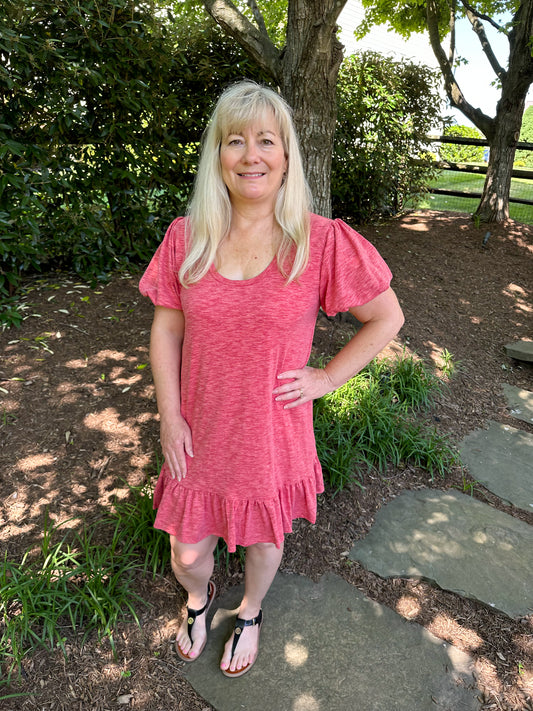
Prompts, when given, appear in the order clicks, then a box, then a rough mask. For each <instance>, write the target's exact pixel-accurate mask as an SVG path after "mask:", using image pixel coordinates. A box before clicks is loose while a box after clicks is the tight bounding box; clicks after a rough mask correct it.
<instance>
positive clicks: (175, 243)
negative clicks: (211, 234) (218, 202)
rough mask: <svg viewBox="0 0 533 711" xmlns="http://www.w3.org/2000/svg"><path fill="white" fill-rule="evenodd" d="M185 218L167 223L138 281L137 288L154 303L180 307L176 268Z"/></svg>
mask: <svg viewBox="0 0 533 711" xmlns="http://www.w3.org/2000/svg"><path fill="white" fill-rule="evenodd" d="M185 222H186V220H185V218H183V217H178V218H177V219H176V220H174V222H173V223H172V224H171V225H170V227H169V228H168V230H167V233H166V235H165V237H164V239H163V241H162V242H161V244H160V245H159V247H158V248H157V251H156V253H155V254H154V256H153V257H152V260H151V262H150V264H149V265H148V268H147V269H146V271H145V272H144V274H143V276H142V277H141V281H140V282H139V291H140V292H141V294H142V295H143V296H148V298H149V299H151V301H152V302H153V303H154V305H155V306H165V307H167V308H169V309H180V310H181V308H182V306H181V296H180V292H181V284H180V281H179V278H178V272H179V269H180V266H181V263H182V261H183V258H184V253H185Z"/></svg>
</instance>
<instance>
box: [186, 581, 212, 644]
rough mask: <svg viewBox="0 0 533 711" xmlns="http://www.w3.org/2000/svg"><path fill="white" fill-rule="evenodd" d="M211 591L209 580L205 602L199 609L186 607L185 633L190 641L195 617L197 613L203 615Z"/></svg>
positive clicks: (209, 600)
mask: <svg viewBox="0 0 533 711" xmlns="http://www.w3.org/2000/svg"><path fill="white" fill-rule="evenodd" d="M211 593H212V588H211V581H209V583H208V584H207V602H206V603H205V605H204V606H203V607H202V609H201V610H193V609H192V607H188V608H187V634H188V635H189V639H190V640H191V642H192V628H193V626H194V623H195V622H196V618H197V617H198V615H203V614H204V612H205V611H206V610H207V608H208V607H209V603H210V602H211Z"/></svg>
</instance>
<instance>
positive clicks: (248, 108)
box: [215, 92, 287, 151]
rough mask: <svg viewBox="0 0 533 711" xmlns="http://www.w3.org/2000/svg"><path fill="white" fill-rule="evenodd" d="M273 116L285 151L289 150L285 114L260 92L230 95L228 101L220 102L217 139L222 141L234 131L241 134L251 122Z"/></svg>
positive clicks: (259, 122) (254, 122)
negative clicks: (236, 95) (237, 95)
mask: <svg viewBox="0 0 533 711" xmlns="http://www.w3.org/2000/svg"><path fill="white" fill-rule="evenodd" d="M272 117H273V118H274V120H275V122H276V125H277V127H278V130H279V132H280V136H281V139H282V141H283V146H284V148H285V151H287V127H286V126H285V123H286V120H284V119H285V116H284V114H283V113H282V112H280V111H279V110H278V108H277V107H276V105H275V103H274V101H271V100H270V97H269V96H264V95H262V94H260V93H259V92H253V93H250V94H248V95H247V94H245V95H244V96H242V95H241V96H239V97H231V96H228V97H227V100H226V101H221V102H220V103H219V106H218V107H217V110H216V117H215V125H216V133H217V139H218V141H219V142H221V141H222V140H224V139H225V138H227V136H229V135H230V134H232V133H236V134H241V133H242V132H243V130H244V129H246V128H247V127H248V126H250V125H251V124H261V123H262V122H263V121H267V120H269V119H271V118H272Z"/></svg>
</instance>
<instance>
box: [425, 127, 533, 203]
mask: <svg viewBox="0 0 533 711" xmlns="http://www.w3.org/2000/svg"><path fill="white" fill-rule="evenodd" d="M428 140H429V141H430V142H431V143H455V144H458V145H466V146H485V147H488V145H489V142H488V141H487V140H486V139H482V138H465V137H462V136H428ZM516 147H517V149H518V150H526V151H533V143H524V142H519V143H517V144H516ZM436 165H437V166H438V167H439V168H441V169H442V170H451V171H457V172H460V173H472V174H474V175H485V174H486V173H487V166H486V165H473V164H469V163H451V162H448V161H437V163H436ZM511 177H512V178H526V179H527V180H533V170H520V169H515V170H513V172H512V174H511ZM429 192H430V193H438V194H439V195H451V196H453V197H468V198H477V199H478V200H480V199H481V193H474V192H464V191H458V190H447V189H443V188H429ZM509 202H514V203H519V204H521V205H533V189H532V196H531V199H527V198H518V197H512V196H510V197H509Z"/></svg>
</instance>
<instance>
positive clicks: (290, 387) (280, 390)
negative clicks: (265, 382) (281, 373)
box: [272, 380, 303, 395]
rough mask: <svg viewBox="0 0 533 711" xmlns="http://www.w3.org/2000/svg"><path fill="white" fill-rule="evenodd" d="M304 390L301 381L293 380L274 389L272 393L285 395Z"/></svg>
mask: <svg viewBox="0 0 533 711" xmlns="http://www.w3.org/2000/svg"><path fill="white" fill-rule="evenodd" d="M301 388H303V385H302V383H301V381H296V380H293V381H292V382H291V383H285V385H280V386H279V387H277V388H274V390H273V391H272V392H273V394H274V395H284V394H285V393H299V392H300V389H301Z"/></svg>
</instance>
